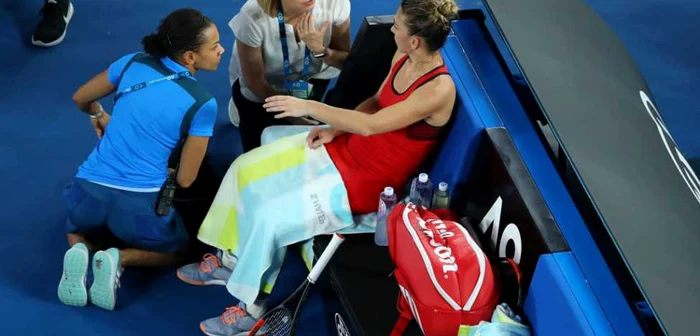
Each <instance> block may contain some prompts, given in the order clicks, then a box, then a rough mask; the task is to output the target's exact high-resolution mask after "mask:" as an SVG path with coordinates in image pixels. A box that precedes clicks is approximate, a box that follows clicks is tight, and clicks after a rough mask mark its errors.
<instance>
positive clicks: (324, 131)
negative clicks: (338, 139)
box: [306, 127, 338, 149]
mask: <svg viewBox="0 0 700 336" xmlns="http://www.w3.org/2000/svg"><path fill="white" fill-rule="evenodd" d="M337 134H338V131H337V130H335V129H332V128H321V127H314V128H313V129H311V131H310V132H309V135H308V136H306V143H307V144H308V145H309V148H313V149H316V148H318V147H321V146H323V145H325V144H327V143H329V142H331V141H333V139H334V138H335V136H336V135H337Z"/></svg>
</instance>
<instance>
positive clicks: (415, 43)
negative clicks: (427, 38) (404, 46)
mask: <svg viewBox="0 0 700 336" xmlns="http://www.w3.org/2000/svg"><path fill="white" fill-rule="evenodd" d="M410 42H411V50H418V49H419V48H420V46H421V44H422V43H423V41H422V40H421V38H420V37H418V36H411V41H410Z"/></svg>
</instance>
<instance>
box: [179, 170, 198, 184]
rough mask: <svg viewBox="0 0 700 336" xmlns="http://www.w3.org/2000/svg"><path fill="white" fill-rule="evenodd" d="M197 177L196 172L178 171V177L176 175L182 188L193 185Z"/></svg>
mask: <svg viewBox="0 0 700 336" xmlns="http://www.w3.org/2000/svg"><path fill="white" fill-rule="evenodd" d="M196 179H197V175H196V174H187V173H186V172H183V171H180V172H178V174H177V177H176V180H177V184H178V185H179V186H180V187H181V188H189V187H191V186H192V184H193V183H194V180H196Z"/></svg>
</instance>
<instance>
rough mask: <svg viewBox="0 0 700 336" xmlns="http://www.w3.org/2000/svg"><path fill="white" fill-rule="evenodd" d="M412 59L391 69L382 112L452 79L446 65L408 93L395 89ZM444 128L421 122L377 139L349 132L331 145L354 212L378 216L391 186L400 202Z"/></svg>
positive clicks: (381, 100)
mask: <svg viewBox="0 0 700 336" xmlns="http://www.w3.org/2000/svg"><path fill="white" fill-rule="evenodd" d="M407 59H408V55H406V56H404V57H403V58H401V59H400V60H399V61H398V62H396V64H395V65H394V67H393V68H392V69H391V73H390V76H389V80H388V81H387V82H386V85H384V87H382V90H381V92H380V94H379V107H380V108H381V109H383V108H386V107H388V106H391V105H394V104H396V103H399V102H401V101H403V100H405V99H406V98H408V96H410V95H411V94H412V93H413V91H415V90H416V89H418V88H419V87H420V86H421V85H423V84H425V83H427V82H428V81H430V80H432V79H434V78H435V77H437V76H440V75H449V73H448V72H447V67H445V65H441V66H439V67H437V68H434V69H433V70H431V71H429V72H428V73H426V74H424V75H423V76H421V77H420V78H418V79H417V80H416V81H415V82H413V84H411V86H410V87H409V88H408V89H407V90H406V91H405V92H403V93H398V92H397V91H396V89H395V88H394V77H396V73H398V71H399V70H400V69H401V67H402V66H403V65H404V64H405V63H406V60H407ZM443 128H444V127H434V126H431V125H429V124H427V123H426V122H425V121H423V120H421V121H419V122H416V123H414V124H411V125H409V126H407V127H404V128H401V129H398V130H395V131H392V132H386V133H382V134H376V135H372V136H362V135H357V134H351V133H346V134H343V135H340V136H338V137H337V138H335V139H333V141H332V142H330V143H328V144H326V150H327V151H328V154H329V155H330V157H331V160H333V163H335V166H336V167H337V169H338V171H339V172H340V175H341V177H342V179H343V182H344V183H345V188H346V189H347V192H348V198H349V201H350V209H351V210H352V212H353V213H355V214H363V213H370V212H375V211H377V207H378V204H379V194H380V193H381V192H382V190H384V187H387V186H391V187H393V188H394V190H395V191H396V193H397V195H399V197H400V196H401V194H402V191H403V188H404V186H405V185H406V182H407V181H408V180H409V179H410V178H411V177H412V176H414V175H416V174H417V173H418V170H419V169H420V165H421V164H422V163H423V161H424V160H425V158H426V157H427V156H428V154H430V151H431V150H432V149H433V147H434V146H435V144H436V143H437V140H438V138H439V136H440V132H441V131H442V130H443Z"/></svg>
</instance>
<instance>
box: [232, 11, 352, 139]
mask: <svg viewBox="0 0 700 336" xmlns="http://www.w3.org/2000/svg"><path fill="white" fill-rule="evenodd" d="M280 21H283V25H281V24H280V23H281V22H280ZM229 25H230V26H231V29H233V33H234V35H235V36H236V42H235V43H234V47H233V48H232V50H233V52H232V56H231V63H230V66H229V73H230V80H231V84H232V102H233V103H232V104H230V105H229V109H230V110H229V113H230V116H231V120H232V121H233V122H234V124H236V123H237V122H238V121H240V124H239V125H238V126H239V128H240V133H241V140H242V143H243V150H244V151H245V152H247V151H249V150H251V149H253V148H256V147H258V146H260V136H261V134H262V131H263V129H265V127H267V126H271V125H285V124H290V123H295V124H298V123H303V122H305V121H304V120H289V119H287V120H278V119H275V118H274V117H273V116H272V115H270V114H269V113H266V112H265V110H264V109H263V107H262V104H263V102H264V100H265V98H267V97H270V96H274V95H278V94H293V95H294V96H296V97H301V98H305V99H313V100H321V98H322V97H323V94H324V93H325V90H326V87H327V86H328V82H329V81H330V79H332V78H334V77H336V76H338V75H339V74H340V68H341V67H342V65H343V63H344V62H345V59H346V58H347V56H348V52H349V51H350V2H349V0H248V1H247V2H246V3H245V4H244V5H243V7H242V8H241V11H240V12H239V13H238V14H236V16H234V17H233V19H232V20H231V22H230V23H229ZM282 27H284V28H282ZM281 36H285V37H286V38H285V39H281V38H280V37H281ZM284 41H286V43H283V42H284ZM285 48H286V50H287V52H286V53H285V52H284V50H285ZM285 54H287V56H286V57H285ZM285 58H287V59H288V60H289V61H288V64H289V67H288V68H286V67H285V66H284V64H285V61H284V60H285ZM305 60H308V62H305ZM305 63H308V66H307V67H305ZM238 118H240V120H237V119H238ZM306 122H308V120H306Z"/></svg>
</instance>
